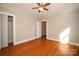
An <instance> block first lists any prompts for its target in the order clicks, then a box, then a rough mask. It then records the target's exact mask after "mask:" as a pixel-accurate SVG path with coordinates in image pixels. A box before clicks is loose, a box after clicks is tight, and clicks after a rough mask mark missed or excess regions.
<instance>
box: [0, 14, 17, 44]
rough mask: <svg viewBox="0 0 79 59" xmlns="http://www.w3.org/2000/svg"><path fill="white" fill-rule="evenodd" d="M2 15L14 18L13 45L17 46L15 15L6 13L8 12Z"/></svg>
mask: <svg viewBox="0 0 79 59" xmlns="http://www.w3.org/2000/svg"><path fill="white" fill-rule="evenodd" d="M0 14H5V15H10V16H13V45H16V24H15V17H16V16H15V15H14V14H10V13H6V12H0Z"/></svg>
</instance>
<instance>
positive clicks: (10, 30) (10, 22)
mask: <svg viewBox="0 0 79 59" xmlns="http://www.w3.org/2000/svg"><path fill="white" fill-rule="evenodd" d="M8 46H13V16H8Z"/></svg>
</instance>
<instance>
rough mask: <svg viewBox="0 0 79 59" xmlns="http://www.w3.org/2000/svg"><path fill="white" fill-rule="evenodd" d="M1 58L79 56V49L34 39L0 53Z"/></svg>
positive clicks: (42, 39) (43, 39)
mask: <svg viewBox="0 0 79 59" xmlns="http://www.w3.org/2000/svg"><path fill="white" fill-rule="evenodd" d="M0 55H1V56H79V47H77V46H73V45H69V44H67V45H66V44H61V43H59V42H56V41H51V40H47V39H45V38H40V39H35V40H32V41H29V42H26V43H23V44H19V45H16V46H9V47H7V48H4V49H2V50H1V51H0Z"/></svg>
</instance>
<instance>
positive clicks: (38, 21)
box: [36, 19, 48, 38]
mask: <svg viewBox="0 0 79 59" xmlns="http://www.w3.org/2000/svg"><path fill="white" fill-rule="evenodd" d="M43 21H46V37H47V23H48V22H47V19H46V20H36V29H37V28H39V29H40V30H36V38H40V37H41V22H43ZM39 32H40V33H39ZM38 35H39V36H38Z"/></svg>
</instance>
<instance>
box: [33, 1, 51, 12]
mask: <svg viewBox="0 0 79 59" xmlns="http://www.w3.org/2000/svg"><path fill="white" fill-rule="evenodd" d="M49 5H50V3H37V7H33V8H32V9H38V12H41V11H43V10H46V11H48V10H49V9H48V6H49Z"/></svg>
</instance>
